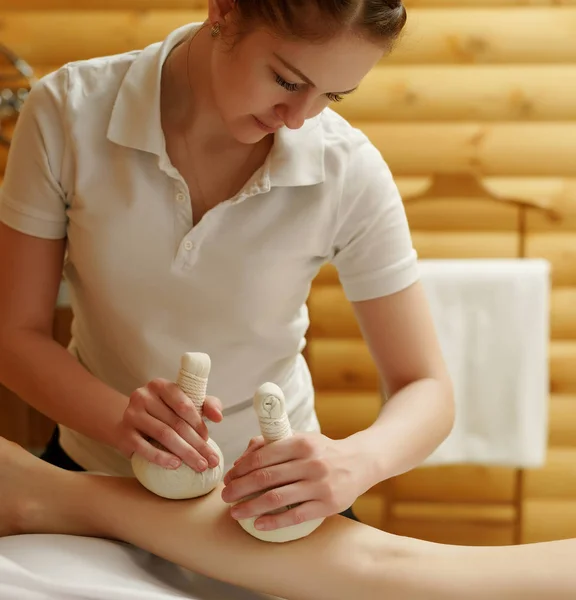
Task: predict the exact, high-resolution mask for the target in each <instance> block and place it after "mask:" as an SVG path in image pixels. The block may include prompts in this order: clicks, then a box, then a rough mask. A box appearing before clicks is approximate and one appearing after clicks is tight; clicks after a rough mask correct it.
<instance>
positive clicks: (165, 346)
mask: <svg viewBox="0 0 576 600" xmlns="http://www.w3.org/2000/svg"><path fill="white" fill-rule="evenodd" d="M405 20H406V13H405V10H404V7H403V6H402V3H401V1H400V0H373V1H371V2H365V1H363V0H352V1H351V0H330V1H327V0H307V1H306V2H301V1H299V0H292V1H286V2H282V3H277V2H274V1H273V0H257V1H255V0H236V2H233V1H232V0H210V1H209V8H208V21H207V22H206V23H204V24H193V25H189V26H185V27H182V28H180V29H178V30H177V31H175V32H172V33H171V34H170V35H169V36H168V37H167V38H166V40H164V42H163V43H159V44H154V45H152V46H150V47H148V48H146V49H144V50H142V51H138V52H130V53H125V54H121V55H117V56H111V57H102V58H95V59H93V60H88V61H80V62H76V63H72V64H69V65H65V66H64V67H62V68H61V69H59V70H57V71H56V72H54V73H52V74H50V75H48V76H47V77H45V78H44V79H42V80H41V81H40V82H39V83H38V84H37V85H36V86H35V87H34V89H33V90H32V92H31V94H30V96H29V98H28V100H27V102H26V104H25V106H24V110H23V112H22V114H21V115H20V117H19V121H18V126H17V129H16V132H15V135H14V137H13V142H12V147H11V150H10V156H9V162H8V165H7V171H6V176H5V180H4V185H3V187H2V192H1V197H0V220H1V221H2V224H1V228H0V254H1V255H2V257H3V258H4V257H5V259H4V260H3V262H2V265H1V266H0V285H1V286H2V288H3V289H9V290H11V293H10V295H8V294H0V320H1V322H0V329H1V333H2V335H1V336H0V339H1V340H2V341H1V347H0V380H1V381H2V383H3V384H4V385H5V386H7V387H8V388H10V389H12V390H13V391H14V392H15V393H16V394H17V395H18V396H20V397H21V398H23V399H24V400H25V401H26V402H28V403H30V405H32V406H34V407H35V408H36V409H38V410H39V411H40V412H42V413H44V414H45V415H47V416H48V417H50V418H51V419H52V420H54V421H55V422H57V423H58V424H59V427H58V430H57V432H55V435H54V437H53V439H52V441H51V443H50V446H49V448H48V449H47V452H46V454H45V455H44V458H45V459H46V460H47V461H49V462H52V463H54V464H56V465H59V466H62V467H65V468H68V469H82V470H90V471H98V472H103V473H107V474H110V475H119V476H130V475H131V474H132V471H131V467H130V460H129V459H130V457H131V456H132V455H133V454H134V453H139V454H141V455H142V456H143V457H145V458H146V459H148V460H150V461H152V462H155V463H157V464H159V465H162V466H165V467H167V468H176V467H178V466H179V465H180V464H181V462H182V461H184V463H186V464H188V465H189V466H190V467H192V468H194V469H195V470H197V471H203V470H205V469H206V468H208V466H209V465H210V466H214V465H215V464H216V462H217V461H218V457H217V456H215V455H214V454H213V453H212V452H211V450H210V448H209V446H208V445H207V444H206V439H207V437H208V435H210V437H211V438H212V439H214V440H215V441H216V443H217V444H218V445H219V447H220V448H221V449H222V451H223V454H224V458H225V463H226V465H225V468H228V467H230V466H231V465H232V461H233V460H234V459H235V458H236V457H238V456H239V455H241V454H242V451H243V450H244V449H246V447H247V445H248V443H249V440H250V439H251V438H255V439H253V440H252V443H250V444H249V450H250V452H249V453H248V454H247V455H246V456H245V457H244V458H243V459H242V460H241V461H240V463H238V465H236V467H235V469H234V470H233V471H231V472H230V473H229V475H228V478H227V480H226V487H225V489H224V491H223V498H224V499H225V500H226V501H227V502H234V501H235V500H238V499H240V498H241V497H244V496H246V494H251V493H255V492H258V491H261V490H262V489H264V487H270V485H272V486H273V487H275V488H276V492H275V493H274V495H273V496H269V497H268V500H270V502H273V499H274V498H277V499H278V498H281V499H282V501H283V502H286V503H287V504H294V505H299V507H298V508H297V509H293V510H290V511H288V512H286V513H283V514H282V516H281V517H276V518H273V517H263V518H261V519H259V520H258V521H257V524H259V525H261V526H262V527H263V528H275V527H279V526H285V525H290V524H292V523H294V522H296V521H297V520H309V519H315V518H318V517H323V516H329V515H333V514H335V513H338V512H342V511H344V510H346V509H347V508H348V507H349V506H351V505H352V503H353V502H354V500H355V499H356V498H357V497H358V496H360V495H361V494H363V493H364V492H365V491H366V490H367V489H369V488H371V487H372V486H373V485H375V484H376V483H378V482H380V481H383V480H385V479H388V478H390V477H392V476H395V475H398V474H400V473H403V472H405V471H408V470H410V469H412V468H413V467H415V466H417V465H419V464H420V463H421V462H422V461H423V460H424V459H425V458H426V457H427V456H428V455H430V454H431V453H432V452H433V450H434V449H435V448H436V447H437V446H438V445H439V444H440V443H441V442H442V441H443V440H444V439H445V438H446V437H447V435H448V433H449V431H450V429H451V427H452V423H453V400H452V390H451V385H450V381H449V377H448V375H447V373H446V367H445V364H444V362H443V359H442V356H441V352H440V349H439V346H438V343H437V340H436V337H435V333H434V328H433V324H432V321H431V318H430V315H429V313H428V308H427V305H426V303H425V300H424V295H423V292H422V288H421V286H420V283H419V282H418V274H417V261H416V253H415V251H414V249H413V247H412V243H411V239H410V234H409V230H408V226H407V221H406V217H405V213H404V209H403V205H402V201H401V199H400V197H399V194H398V191H397V188H396V186H395V184H394V181H393V179H392V176H391V174H390V171H389V169H388V168H387V165H386V163H385V162H384V161H383V159H382V157H381V156H380V154H379V153H378V151H377V150H376V149H375V148H374V146H373V145H372V144H371V143H370V142H369V140H368V139H367V138H366V136H364V135H363V134H362V133H361V132H360V131H358V130H356V129H354V128H352V127H351V126H350V125H349V124H348V123H347V122H346V121H345V120H344V119H342V118H340V117H339V116H338V115H337V114H336V113H335V112H334V111H332V110H330V109H329V108H328V104H329V103H330V102H333V101H338V100H340V99H341V98H342V97H344V96H345V95H347V94H350V93H352V92H353V91H354V89H356V88H357V87H358V86H359V85H360V82H361V80H362V79H363V78H364V77H365V75H366V74H367V73H368V72H369V71H370V69H371V68H372V67H374V65H376V63H378V61H380V60H381V59H382V57H383V56H384V55H385V54H386V53H387V52H389V51H390V49H391V47H392V46H393V43H394V42H395V40H396V39H397V38H398V36H399V35H400V32H401V31H402V29H403V27H404V23H405ZM327 262H332V263H333V264H334V265H335V266H336V267H337V269H338V272H339V276H340V280H341V282H342V285H343V288H344V290H345V292H346V294H347V297H348V299H349V300H350V301H351V302H352V303H353V306H354V310H355V313H356V315H357V319H358V322H359V325H360V327H361V329H362V331H363V333H364V339H365V340H366V343H367V345H368V347H369V348H370V351H371V353H372V356H373V358H374V361H375V364H376V367H377V369H378V371H379V374H380V376H381V379H382V381H383V382H384V385H385V389H386V395H387V397H388V401H387V403H386V405H385V407H384V408H383V410H382V412H381V415H380V416H379V417H378V419H377V420H376V421H375V422H374V423H373V424H372V426H370V427H369V428H367V429H366V430H364V431H361V432H358V433H356V434H355V435H353V436H351V437H349V438H347V439H344V440H331V439H329V438H327V437H326V436H323V435H322V434H321V433H320V432H319V425H318V420H317V417H316V413H315V410H314V393H313V387H312V381H311V377H310V373H309V370H308V367H307V365H306V363H305V360H304V358H303V356H302V354H301V352H302V350H303V348H304V344H305V333H306V330H307V327H308V317H307V311H306V299H307V295H308V292H309V289H310V283H311V281H312V279H313V278H314V276H315V275H316V273H317V272H318V270H319V269H320V267H321V266H322V265H323V264H325V263H327ZM62 266H63V267H64V275H65V277H66V280H67V282H68V285H69V287H70V293H71V306H72V311H73V313H74V323H73V326H72V341H71V343H70V346H69V348H68V349H67V350H68V351H66V350H65V349H63V348H61V347H59V346H58V345H57V344H56V343H55V342H54V341H53V340H52V339H51V323H52V314H53V308H54V303H55V300H56V297H57V292H58V287H59V284H60V278H61V273H62ZM187 351H201V352H206V353H208V354H209V355H210V356H211V358H212V372H211V379H210V385H211V388H210V390H209V392H210V394H211V396H212V397H211V398H210V399H208V401H207V403H206V409H205V413H204V415H203V416H204V417H206V419H207V420H208V421H209V423H205V422H204V421H203V420H202V418H201V415H199V414H198V413H197V412H196V411H195V409H194V407H193V406H192V405H191V404H190V403H189V402H187V399H186V398H185V397H184V396H183V395H182V394H181V393H179V392H178V390H177V389H176V386H175V385H174V383H173V378H174V375H175V371H176V366H177V365H178V361H179V357H180V356H181V355H182V354H183V353H184V352H187ZM265 381H272V382H274V383H277V384H278V385H279V386H280V387H281V388H282V389H283V391H284V392H285V394H286V396H287V398H288V407H287V408H288V413H289V418H290V421H291V423H292V426H293V428H294V429H295V430H296V431H297V432H299V433H298V435H297V436H294V437H293V438H291V439H290V440H287V441H286V442H283V444H282V445H278V447H275V448H274V449H271V448H266V447H263V445H262V440H261V439H258V438H257V434H258V431H257V429H256V427H257V425H256V424H255V423H254V420H253V418H252V411H251V404H252V400H251V398H252V395H253V393H254V390H256V389H257V388H258V386H259V385H260V384H262V383H263V382H265ZM353 409H354V408H353V407H351V410H353ZM302 438H305V442H304V443H303V442H302ZM154 440H156V441H158V442H160V443H161V444H162V445H163V446H164V447H165V448H166V449H167V451H163V450H161V449H158V448H156V447H155V445H154V444H152V443H151V442H152V441H154ZM270 502H268V505H267V506H264V505H262V503H261V504H257V503H256V501H255V502H247V503H243V504H241V505H237V506H236V507H235V511H236V512H235V516H237V517H238V518H245V517H248V516H255V515H261V514H263V513H264V512H267V511H268V510H269V509H270V508H273V507H274V505H273V504H271V503H270Z"/></svg>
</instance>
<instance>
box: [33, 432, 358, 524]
mask: <svg viewBox="0 0 576 600" xmlns="http://www.w3.org/2000/svg"><path fill="white" fill-rule="evenodd" d="M40 458H41V459H42V460H43V461H45V462H47V463H50V464H51V465H55V466H56V467H60V468H61V469H64V470H66V471H85V470H86V469H83V468H82V467H81V466H80V465H79V464H78V463H75V462H74V461H73V460H72V459H71V458H70V457H69V456H68V455H67V454H66V452H64V450H63V449H62V446H60V432H59V431H58V427H56V428H54V431H53V432H52V436H51V437H50V440H49V442H48V445H47V446H46V449H45V450H44V452H43V453H42V454H41V455H40ZM340 514H341V515H342V516H343V517H347V518H348V519H352V520H353V521H359V519H358V517H356V515H355V514H354V512H353V510H352V508H347V509H346V510H345V511H343V512H341V513H340Z"/></svg>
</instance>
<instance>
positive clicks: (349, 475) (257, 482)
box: [222, 433, 365, 530]
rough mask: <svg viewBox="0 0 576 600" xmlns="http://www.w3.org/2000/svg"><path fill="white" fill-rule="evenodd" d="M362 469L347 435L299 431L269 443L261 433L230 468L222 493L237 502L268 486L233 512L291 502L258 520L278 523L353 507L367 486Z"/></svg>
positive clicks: (253, 512)
mask: <svg viewBox="0 0 576 600" xmlns="http://www.w3.org/2000/svg"><path fill="white" fill-rule="evenodd" d="M360 471H361V465H360V464H359V461H358V460H357V458H356V457H355V456H354V454H353V452H351V449H350V447H349V444H347V443H346V440H332V439H330V438H328V437H326V436H325V435H322V434H320V433H301V434H300V433H299V434H294V435H293V436H291V437H289V438H287V439H284V440H279V441H277V442H274V443H273V444H267V445H266V444H265V443H264V440H263V438H262V437H257V438H254V439H253V440H251V442H250V444H249V445H248V448H247V449H246V451H245V452H244V454H243V455H242V456H241V457H239V458H238V459H237V460H236V462H235V463H234V466H233V467H232V469H230V471H228V473H227V474H226V476H225V478H224V484H225V488H224V490H223V491H222V499H223V500H224V502H228V503H234V502H237V501H239V500H242V499H243V498H246V497H247V496H249V495H251V494H258V493H262V492H265V493H263V494H261V495H259V496H258V497H256V498H252V499H250V500H245V501H243V502H240V503H238V504H236V505H235V506H234V507H233V508H232V509H231V514H232V517H233V518H235V519H246V518H249V517H254V516H258V515H264V514H265V513H268V512H270V511H273V510H276V509H278V508H282V507H285V506H290V508H289V510H287V511H284V512H280V513H277V514H274V515H266V516H263V517H260V518H258V519H257V520H256V521H255V523H254V525H255V527H256V528H257V529H261V530H271V529H278V528H280V527H287V526H290V525H295V524H297V523H302V522H303V521H309V520H312V519H317V518H321V517H328V516H330V515H334V514H336V513H339V512H342V511H343V510H345V509H347V508H349V507H350V506H351V505H352V504H353V503H354V502H355V501H356V499H357V498H358V496H359V495H360V494H361V493H363V492H364V491H365V490H363V489H361V473H360ZM266 490H268V491H266ZM294 505H296V506H294Z"/></svg>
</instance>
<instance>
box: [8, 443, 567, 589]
mask: <svg viewBox="0 0 576 600" xmlns="http://www.w3.org/2000/svg"><path fill="white" fill-rule="evenodd" d="M2 531H3V532H4V534H10V533H12V534H13V533H18V532H21V533H65V534H71V535H85V536H94V537H105V538H111V539H117V540H121V541H125V542H128V543H131V544H133V545H135V546H138V547H141V548H143V549H145V550H148V551H150V552H152V553H154V554H156V555H158V556H161V557H163V558H165V559H167V560H170V561H173V562H175V563H177V564H180V565H181V566H183V567H185V568H188V569H190V570H193V571H196V572H198V573H202V574H204V575H207V576H210V577H213V578H215V579H219V580H222V581H225V582H228V583H231V584H234V585H239V586H242V587H245V588H249V589H252V590H254V591H257V592H262V593H266V594H271V595H274V596H280V597H283V598H287V599H288V600H324V599H326V600H350V598H362V600H383V599H390V600H408V599H410V600H456V599H458V600H486V598H490V599H491V600H512V599H517V598H522V600H536V599H538V600H540V599H541V600H556V599H557V600H561V599H562V600H563V599H564V598H565V599H568V598H574V597H575V595H576V574H575V570H574V568H573V562H574V555H575V553H576V541H575V540H567V541H559V542H551V543H548V544H537V545H536V544H535V545H532V546H513V547H506V548H469V547H458V546H445V545H441V544H434V543H429V542H423V541H419V540H413V539H409V538H402V537H398V536H393V535H390V534H387V533H385V532H383V531H380V530H378V529H375V528H371V527H368V526H366V525H362V524H359V523H356V522H354V521H351V520H348V519H345V518H343V517H339V516H335V517H330V518H328V519H326V521H325V522H324V523H323V524H322V526H321V527H320V528H319V529H317V530H316V531H315V532H314V533H313V534H311V535H310V536H308V537H306V538H303V539H300V540H298V541H295V542H288V543H285V544H272V543H266V542H261V541H259V540H256V539H254V538H252V537H251V536H250V535H248V534H247V533H246V532H245V531H244V530H243V529H241V527H240V526H239V525H238V524H237V523H236V522H235V521H234V520H233V519H232V518H231V517H230V516H229V514H228V507H227V505H226V504H224V503H223V502H222V500H221V498H220V490H219V489H216V490H215V491H214V492H212V493H210V494H208V495H207V496H204V497H202V498H199V499H195V500H180V501H173V500H165V499H162V498H160V497H157V496H155V495H153V494H152V493H150V492H148V491H147V490H145V489H144V488H143V487H142V486H141V485H140V484H139V483H138V482H137V481H136V480H133V479H118V478H113V477H106V476H91V475H87V474H84V473H72V472H67V471H62V470H60V469H57V468H55V467H52V466H50V465H47V464H45V463H43V462H42V461H40V460H39V459H37V458H35V457H33V456H31V455H29V454H28V453H26V452H25V451H23V450H22V449H21V448H18V447H17V446H15V445H13V444H9V443H7V442H6V441H5V440H2V439H0V533H2Z"/></svg>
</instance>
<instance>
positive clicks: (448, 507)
mask: <svg viewBox="0 0 576 600" xmlns="http://www.w3.org/2000/svg"><path fill="white" fill-rule="evenodd" d="M513 519H514V511H513V510H511V507H510V506H494V507H492V506H486V505H478V506H464V507H461V506H457V505H456V506H454V505H452V504H449V503H446V504H442V505H431V506H426V505H422V504H417V505H410V504H395V505H394V506H393V509H392V515H391V518H390V520H389V521H387V522H386V523H385V525H384V527H385V529H386V530H387V531H390V532H391V533H394V534H396V535H403V536H410V537H415V538H419V539H424V540H429V541H434V542H440V543H444V544H457V545H460V544H465V545H491V546H502V545H508V544H512V543H514V523H513Z"/></svg>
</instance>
